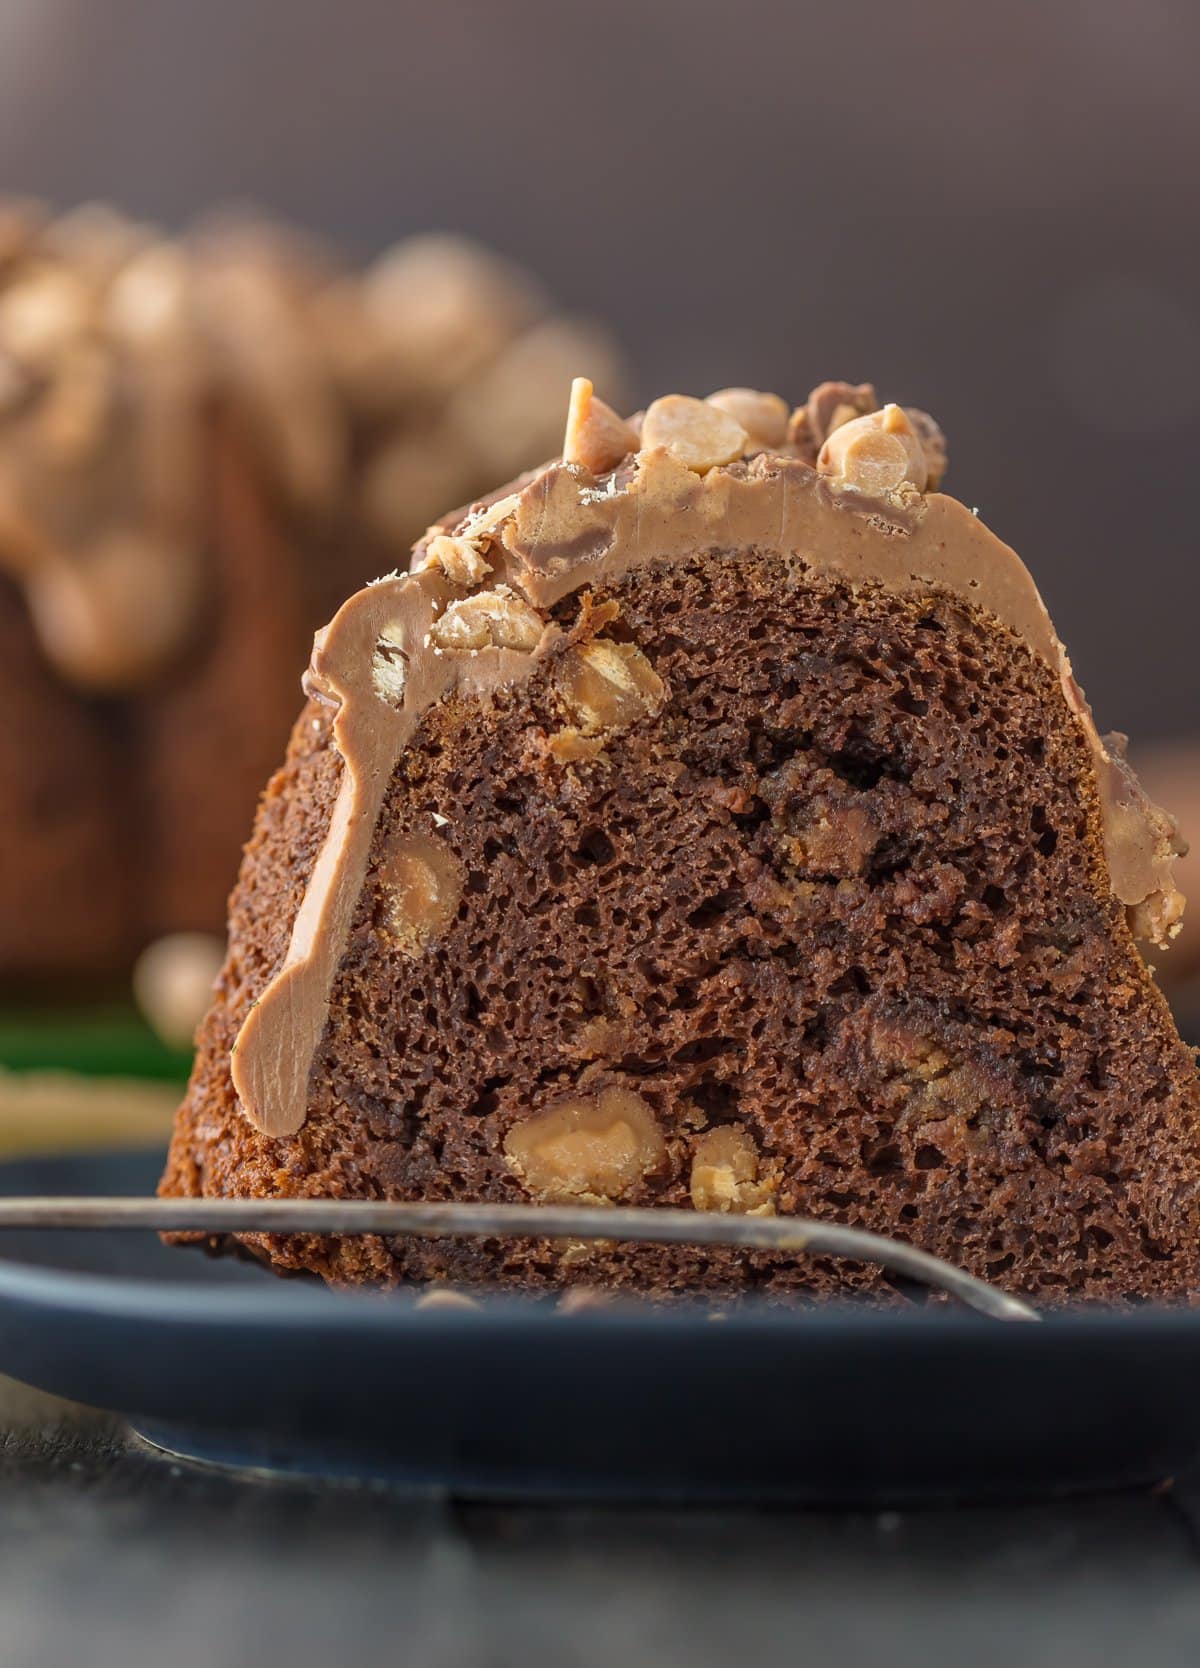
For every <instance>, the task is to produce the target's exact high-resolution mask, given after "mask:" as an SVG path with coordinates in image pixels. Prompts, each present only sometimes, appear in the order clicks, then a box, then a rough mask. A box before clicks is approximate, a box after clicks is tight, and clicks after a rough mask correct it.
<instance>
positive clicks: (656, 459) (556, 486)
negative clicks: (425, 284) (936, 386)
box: [232, 378, 1183, 1136]
mask: <svg viewBox="0 0 1200 1668" xmlns="http://www.w3.org/2000/svg"><path fill="white" fill-rule="evenodd" d="M944 468H945V442H944V439H943V437H942V435H941V431H940V430H939V429H938V427H937V425H936V423H935V422H934V421H933V419H932V418H930V417H929V416H928V415H927V414H925V413H923V412H920V411H916V410H913V409H911V408H909V409H906V408H902V407H900V406H897V405H892V404H888V405H884V406H880V404H879V402H878V400H877V399H876V397H875V392H874V389H873V388H871V386H870V385H869V384H858V385H851V384H848V383H823V384H822V385H821V386H820V387H819V388H817V389H816V390H814V392H813V394H812V395H811V396H810V397H809V399H808V401H807V402H806V404H805V405H804V406H802V407H800V408H799V409H798V410H796V411H794V412H790V413H789V412H788V409H787V407H786V406H785V405H784V402H783V401H782V400H780V399H779V398H778V397H777V396H775V395H771V394H764V393H760V392H758V391H757V390H752V389H723V390H721V391H720V392H719V393H718V394H715V395H713V396H711V397H710V398H709V399H708V400H696V399H691V398H689V397H687V396H683V395H668V396H666V397H665V398H663V399H660V400H656V401H655V402H654V403H653V404H652V405H651V406H650V407H649V408H648V409H647V410H646V412H645V413H644V414H640V415H639V416H637V417H634V418H632V419H629V420H628V421H626V420H624V419H622V418H620V417H619V416H617V414H616V413H615V412H613V411H612V410H611V409H609V408H608V407H607V406H606V405H604V404H603V402H601V401H600V400H598V399H597V398H596V396H595V393H594V390H593V388H592V385H591V383H590V382H588V381H587V380H586V379H583V378H580V379H577V380H576V382H575V385H574V387H573V389H572V394H571V400H570V406H569V411H568V419H567V428H566V435H565V440H564V446H563V454H562V456H561V458H559V459H556V460H554V461H552V462H551V463H549V464H547V465H546V466H545V467H543V468H541V469H539V470H536V471H534V472H533V473H531V474H530V475H528V476H526V477H523V478H522V479H521V480H519V481H518V482H516V483H515V484H514V485H513V486H512V487H511V488H509V489H506V490H504V491H502V492H500V493H498V494H496V495H494V496H493V497H492V498H491V499H489V500H486V501H483V502H481V503H478V504H476V505H473V506H472V507H471V508H470V509H469V510H467V511H464V512H458V513H456V514H454V515H453V516H451V517H448V518H446V519H445V520H444V521H442V522H440V523H438V524H437V525H436V526H434V527H433V528H431V529H430V531H429V533H428V535H427V536H426V538H425V539H424V540H422V541H421V543H420V544H418V546H417V547H416V550H415V552H414V555H413V562H412V570H411V571H410V572H409V573H407V574H402V575H401V574H394V575H391V576H389V577H388V578H386V579H384V580H381V581H380V582H378V583H377V584H375V585H372V586H369V587H368V588H367V589H365V590H363V591H360V592H359V593H358V594H357V595H356V596H353V597H351V598H350V600H349V601H348V602H347V603H346V604H345V605H344V606H343V607H342V609H341V610H340V611H339V612H338V614H337V615H336V616H335V618H334V620H333V621H332V623H331V624H330V625H329V626H328V627H327V628H326V629H325V630H324V631H323V632H321V633H319V634H318V636H317V639H316V643H315V648H314V653H313V659H312V664H311V667H310V671H309V673H308V676H307V680H306V688H307V689H308V692H309V693H310V695H312V696H313V697H315V698H316V699H318V700H319V701H322V702H324V703H326V704H327V705H329V706H331V707H332V708H334V709H335V715H334V718H333V741H334V745H335V746H336V748H337V750H338V752H339V754H340V756H341V759H342V761H343V766H344V769H343V774H342V781H341V786H340V789H339V793H338V797H337V801H336V804H335V808H334V812H333V816H332V819H331V822H330V826H329V829H328V831H327V833H326V836H325V840H324V843H323V845H322V848H321V851H320V855H319V857H318V860H317V863H316V865H315V867H314V870H313V873H312V876H311V878H310V880H309V883H308V887H307V891H306V893H305V896H304V899H303V902H302V904H301V907H300V909H299V911H298V914H297V916H296V920H295V923H294V925H293V929H292V934H291V940H290V944H289V948H288V950H287V953H286V955H285V958H284V961H283V964H282V966H281V967H280V968H279V970H278V971H277V972H276V974H275V975H274V977H273V978H272V979H271V980H270V982H269V983H268V985H267V987H266V988H265V990H264V991H263V993H262V995H261V997H260V998H259V1000H258V1002H257V1003H256V1004H255V1006H254V1008H253V1009H252V1010H251V1012H250V1014H249V1016H248V1017H247V1019H246V1021H245V1024H244V1025H243V1027H242V1030H241V1033H240V1035H239V1037H238V1039H237V1043H236V1045H235V1048H234V1052H233V1058H232V1071H233V1079H234V1084H235V1087H236V1089H237V1092H238V1095H239V1098H240V1101H241V1105H242V1107H243V1110H244V1111H245V1113H246V1115H247V1117H249V1118H250V1119H251V1121H252V1122H253V1123H254V1124H255V1125H256V1126H257V1127H258V1128H259V1129H260V1130H262V1131H263V1133H265V1134H267V1135H269V1136H283V1135H289V1134H292V1133H294V1132H295V1131H296V1130H297V1129H299V1128H300V1127H301V1125H302V1124H303V1122H304V1119H305V1116H306V1110H307V1101H308V1081H309V1074H310V1071H311V1068H312V1063H313V1059H314V1057H315V1055H316V1052H317V1049H318V1047H319V1045H320V1041H321V1036H322V1033H323V1031H324V1027H325V1023H326V1017H327V1013H328V1004H329V998H330V993H331V990H332V987H333V983H334V979H335V977H336V975H337V970H338V967H339V964H340V962H341V959H342V955H343V952H344V949H345V945H346V942H347V937H348V934H349V929H350V924H351V921H352V919H353V915H354V911H355V908H356V906H357V903H358V899H359V896H360V893H361V891H362V887H363V884H364V880H365V877H366V873H367V866H368V861H369V856H370V851H371V846H372V841H373V837H374V832H375V827H376V824H377V822H378V819H379V816H380V812H381V810H382V807H383V803H384V798H385V796H386V794H387V791H388V786H389V783H390V781H391V778H392V774H393V772H394V770H395V768H396V765H397V763H398V761H399V759H400V757H401V755H402V753H403V752H404V750H405V749H406V748H407V747H408V746H409V745H410V743H411V742H412V741H413V739H414V737H415V735H416V733H417V730H418V728H419V725H420V723H421V719H422V716H423V715H424V714H425V713H426V712H427V711H428V710H429V708H430V707H431V706H432V705H433V704H434V703H435V702H439V701H443V700H445V699H447V698H448V697H450V696H460V697H467V698H471V697H475V698H484V697H486V696H487V695H488V694H490V693H492V692H495V691H497V690H499V689H502V688H509V687H512V686H514V685H516V684H519V683H520V682H521V681H522V680H524V679H526V678H528V677H529V676H530V675H531V674H532V673H533V672H534V670H535V669H536V668H537V667H538V666H539V665H540V664H541V663H542V662H543V661H544V660H545V658H546V657H547V656H548V655H549V654H550V652H551V651H552V650H553V649H554V648H555V646H556V645H557V644H559V643H560V642H561V640H562V637H563V633H562V630H561V628H560V627H559V626H558V625H557V624H556V622H555V621H554V620H553V619H552V618H551V617H550V615H549V612H548V611H549V610H550V609H552V608H553V607H554V605H555V604H556V603H557V602H559V601H560V600H561V599H562V598H564V597H566V596H568V595H570V594H571V593H573V592H577V591H579V590H581V589H582V588H584V587H595V586H600V587H602V586H604V585H606V584H609V583H611V582H612V581H615V580H618V579H619V578H620V577H621V576H622V575H624V574H627V573H629V572H631V571H633V570H634V569H638V568H643V567H647V566H651V565H654V564H666V563H677V562H683V561H694V560H696V559H697V558H703V557H706V556H707V557H708V558H710V559H711V560H714V561H720V560H727V559H729V558H730V557H732V556H734V555H736V554H738V553H742V552H749V551H759V552H764V553H776V554H786V555H791V556H796V557H799V559H800V560H801V561H802V563H803V564H804V565H805V566H806V567H807V569H808V570H809V571H810V572H811V573H813V574H815V575H823V576H828V577H831V578H834V579H837V580H841V581H844V582H845V583H847V584H848V585H850V586H851V587H856V586H867V585H882V586H885V587H887V588H888V589H890V590H893V591H895V592H897V593H898V594H903V595H918V596H919V595H926V594H933V593H943V594H949V595H952V596H956V597H959V598H961V599H962V600H963V601H964V602H966V603H968V604H970V605H971V606H972V607H977V608H982V609H985V610H987V611H989V612H990V613H991V614H992V615H994V616H995V617H996V618H997V619H998V620H1000V621H1001V622H1002V623H1003V624H1004V625H1006V626H1007V627H1009V628H1010V629H1011V630H1012V631H1014V632H1015V633H1017V634H1018V635H1019V636H1020V637H1022V638H1023V639H1024V641H1025V642H1026V643H1027V644H1028V645H1029V647H1030V649H1031V650H1032V651H1033V652H1034V653H1035V654H1037V655H1039V656H1040V657H1041V658H1042V659H1043V660H1044V661H1045V662H1046V664H1047V665H1048V666H1049V667H1050V668H1051V669H1052V671H1053V672H1054V673H1055V675H1056V677H1057V679H1058V682H1059V685H1060V687H1061V689H1062V693H1063V698H1064V700H1065V701H1066V703H1067V705H1068V708H1069V709H1070V711H1071V713H1072V714H1073V715H1074V717H1075V719H1076V721H1077V722H1078V723H1079V725H1080V726H1081V729H1082V731H1083V734H1084V736H1085V738H1086V740H1087V743H1088V746H1089V748H1090V750H1091V753H1092V757H1093V760H1094V764H1095V774H1096V784H1097V790H1098V795H1099V802H1100V809H1101V816H1102V824H1103V830H1104V851H1105V857H1106V859H1107V867H1108V877H1109V883H1110V885H1111V888H1112V891H1113V894H1114V895H1115V896H1116V898H1117V899H1119V900H1120V902H1121V903H1123V904H1124V905H1126V907H1127V909H1128V912H1129V919H1130V924H1131V926H1132V928H1133V929H1134V931H1135V932H1136V933H1137V934H1138V935H1139V936H1141V937H1142V938H1144V939H1148V940H1151V941H1153V942H1155V943H1159V944H1161V943H1165V942H1166V941H1167V940H1168V939H1169V938H1170V937H1172V936H1173V935H1174V934H1175V932H1177V931H1178V928H1179V922H1180V917H1181V913H1182V908H1183V899H1182V897H1181V895H1180V894H1179V892H1178V891H1177V890H1176V889H1175V886H1174V884H1173V881H1172V877H1171V863H1172V859H1173V858H1174V857H1175V856H1176V855H1178V854H1179V853H1180V851H1181V850H1182V849H1183V848H1182V846H1181V843H1180V841H1179V837H1178V831H1177V829H1176V827H1175V824H1174V822H1173V819H1171V818H1170V817H1169V816H1168V815H1167V814H1166V813H1165V812H1163V811H1160V810H1159V809H1158V808H1157V807H1155V806H1154V805H1152V804H1151V803H1150V801H1149V800H1148V799H1147V797H1146V795H1145V794H1144V793H1143V791H1142V790H1141V788H1140V786H1139V785H1138V783H1137V780H1136V778H1135V777H1134V775H1133V773H1132V772H1131V771H1130V769H1129V767H1128V765H1127V764H1126V762H1125V759H1124V751H1123V740H1122V738H1116V737H1110V738H1107V740H1104V739H1102V738H1101V737H1100V735H1099V734H1098V732H1097V730H1096V727H1095V724H1094V721H1093V719H1092V714H1091V711H1090V708H1089V707H1088V704H1087V702H1086V700H1085V699H1084V696H1083V694H1082V691H1081V690H1080V689H1079V686H1078V685H1077V684H1076V682H1075V680H1074V677H1073V676H1072V673H1071V667H1070V662H1069V660H1068V659H1067V655H1066V652H1065V650H1064V648H1063V645H1062V643H1061V642H1060V641H1059V638H1058V636H1057V635H1056V633H1055V631H1054V627H1053V625H1052V623H1051V621H1050V617H1049V615H1048V613H1047V611H1046V608H1045V605H1044V603H1043V602H1042V599H1041V597H1040V595H1039V593H1038V590H1037V587H1036V586H1035V585H1034V583H1033V580H1032V578H1031V577H1030V575H1029V572H1028V570H1027V569H1026V568H1025V566H1024V564H1023V563H1022V562H1021V560H1020V558H1019V557H1018V556H1017V555H1016V553H1015V552H1014V551H1013V550H1011V549H1010V548H1009V547H1008V546H1007V545H1005V544H1003V543H1001V541H1000V540H999V539H997V538H996V537H995V535H994V534H992V533H991V532H989V531H988V529H987V528H986V527H985V526H984V525H983V523H982V522H981V521H980V520H979V518H978V517H977V516H976V515H975V514H974V513H972V511H970V510H969V509H967V508H966V507H965V506H964V505H962V504H961V503H959V502H957V501H956V500H955V499H953V498H950V497H947V496H945V495H943V494H941V493H939V492H937V491H935V490H933V489H934V488H935V487H936V486H937V485H938V484H939V482H940V479H941V476H942V473H943V471H944Z"/></svg>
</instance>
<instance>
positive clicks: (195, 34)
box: [0, 0, 1200, 738]
mask: <svg viewBox="0 0 1200 1668" xmlns="http://www.w3.org/2000/svg"><path fill="white" fill-rule="evenodd" d="M1198 60H1200V7H1198V6H1196V5H1195V4H1191V3H1187V0H1183V3H1179V4H1172V3H1170V0H1091V3H1090V4H1084V3H1057V0H1046V3H1044V4H1021V3H1011V4H1007V5H1005V6H997V7H986V6H981V5H974V4H968V3H963V0H958V3H954V0H935V3H933V4H919V3H910V4H899V3H892V4H882V3H877V4H863V5H856V4H842V5H832V4H828V3H826V4H821V5H805V4H796V3H792V4H788V3H785V0H742V3H741V4H739V5H737V6H733V5H729V4H726V5H720V4H715V3H712V0H643V3H641V4H637V3H636V0H596V3H594V4H592V5H589V6H586V7H584V6H572V5H570V4H562V3H558V4H552V3H550V0H492V3H488V0H441V3H440V4H433V5H428V6H406V5H403V4H397V3H395V0H338V3H329V0H0V176H2V179H0V183H2V184H3V186H4V187H5V188H6V189H8V190H13V191H17V192H22V193H30V194H37V195H42V196H45V197H47V198H49V199H50V200H51V201H52V202H53V203H54V204H56V205H57V206H61V207H66V206H69V205H70V204H72V203H75V202H77V201H79V200H81V199H85V198H91V197H97V196H99V197H106V198H110V199H112V200H113V201H115V202H117V203H118V204H120V205H121V206H122V207H125V208H127V209H129V210H131V211H132V212H134V213H136V214H140V215H143V216H147V217H150V218H154V219H158V220H160V221H162V222H164V223H166V224H167V225H169V226H171V225H176V224H178V223H180V222H182V221H184V220H186V219H188V218H190V217H191V216H193V215H194V214H196V213H197V212H199V211H201V210H203V209H204V208H206V207H208V206H209V205H210V204H212V203H213V202H214V201H221V200H224V199H228V198H231V197H232V198H235V199H243V200H249V201H253V202H254V203H256V204H258V205H259V206H261V207H263V208H265V209H267V210H268V211H272V212H275V213H277V214H279V215H282V216H284V217H286V218H288V219H290V220H294V221H297V222H299V223H301V224H304V225H308V226H311V227H313V228H314V229H316V230H317V231H319V232H322V233H324V234H326V235H328V236H330V237H332V238H333V239H335V240H336V241H338V242H339V243H340V244H342V245H343V247H344V248H345V249H346V250H347V251H348V252H349V253H351V254H355V255H360V254H368V253H370V252H372V251H374V250H375V249H377V248H379V247H381V246H382V245H383V244H385V243H387V242H388V241H390V240H391V239H392V238H394V237H396V236H397V235H400V234H402V233H405V232H409V231H413V230H419V229H426V228H432V227H451V228H454V229H459V230H463V231H466V232H469V233H473V234H475V235H477V236H479V237H482V238H483V239H485V240H486V241H488V242H489V243H491V244H492V245H494V246H495V247H497V248H499V249H501V250H503V251H506V252H508V253H510V254H512V255H514V256H516V257H517V258H519V259H520V260H521V261H522V262H525V263H527V264H529V265H530V266H532V267H533V268H534V269H536V270H538V271H540V272H541V274H542V275H543V276H544V277H545V279H546V280H547V282H548V283H549V285H550V287H551V289H552V290H553V291H554V292H555V293H556V294H557V295H558V297H559V298H560V299H561V300H562V301H564V302H565V303H567V304H568V305H570V306H573V307H576V308H582V309H585V310H590V311H592V312H595V313H597V314H600V315H603V316H605V317H607V318H608V319H610V320H611V321H612V322H613V323H614V324H615V326H616V327H617V329H618V330H619V331H620V333H621V334H622V336H623V339H624V341H625V344H626V346H627V348H628V349H629V351H630V353H631V356H632V358H633V361H634V363H635V365H636V366H637V367H638V382H639V387H638V392H639V393H641V394H643V395H646V394H654V393H657V392H663V391H666V390H675V389H678V390H680V391H686V392H692V393H705V392H707V391H708V390H709V389H711V388H714V387H717V386H719V385H721V384H724V383H729V382H744V383H751V384H758V385H761V386H764V387H770V388H775V389H777V390H778V391H779V392H781V393H784V394H786V395H789V396H790V397H791V398H793V399H799V398H802V397H803V395H804V394H805V393H806V392H807V390H808V387H809V385H810V384H811V383H812V382H814V381H817V380H819V379H821V378H823V377H829V376H833V377H848V378H851V379H859V378H869V379H871V380H873V381H874V382H875V383H876V384H877V385H878V387H879V389H880V391H881V393H883V394H885V395H886V396H887V397H895V398H898V399H904V400H907V401H911V402H913V403H916V404H920V405H923V406H926V407H928V408H929V409H930V410H932V411H933V412H934V413H935V414H936V415H937V416H938V418H939V419H940V420H941V422H942V424H943V425H944V427H945V428H946V429H947V431H948V433H949V436H950V442H951V478H950V483H949V484H950V487H951V489H952V490H953V491H954V492H955V493H956V494H957V495H958V496H960V497H962V498H964V499H965V500H966V501H967V502H968V503H971V504H975V505H978V506H979V508H980V509H981V511H982V512H983V514H984V515H985V516H986V517H987V519H988V520H989V521H990V522H991V524H992V525H993V526H994V527H995V528H996V530H997V531H998V532H999V533H1000V534H1001V535H1002V536H1003V537H1005V538H1007V539H1008V540H1010V541H1011V542H1012V543H1014V544H1015V545H1017V547H1018V548H1019V549H1020V550H1021V551H1022V552H1023V553H1024V554H1025V556H1026V558H1027V559H1028V561H1029V562H1030V565H1031V566H1032V567H1033V568H1034V571H1035V573H1036V574H1037V576H1038V578H1039V579H1040V581H1041V582H1042V584H1043V588H1044V590H1045V591H1046V593H1047V596H1048V599H1049V602H1050V605H1051V608H1052V611H1053V612H1054V614H1055V616H1056V619H1057V622H1058V624H1059V628H1060V630H1061V631H1062V633H1063V635H1064V637H1066V638H1067V639H1068V641H1069V642H1070V644H1071V647H1072V650H1073V654H1074V658H1075V661H1076V669H1077V671H1078V673H1079V675H1080V677H1081V679H1082V681H1083V682H1084V683H1085V684H1086V686H1087V688H1088V690H1089V693H1090V694H1091V696H1092V698H1093V701H1094V704H1095V706H1096V708H1097V713H1098V717H1099V719H1100V722H1101V724H1102V726H1112V725H1117V726H1120V727H1122V728H1128V729H1130V730H1131V731H1133V732H1134V734H1135V736H1136V737H1141V738H1151V737H1165V736H1171V735H1180V734H1183V733H1186V732H1189V731H1192V730H1194V729H1195V728H1196V727H1197V723H1196V721H1197V691H1198V682H1197V676H1196V669H1195V668H1196V659H1197V655H1196V650H1195V647H1194V639H1195V614H1196V611H1197V605H1198V604H1200V574H1198V572H1197V557H1198V554H1200V552H1198V548H1197V547H1198V536H1197V526H1198V521H1200V509H1198V501H1197V492H1196V485H1195V481H1196V478H1197V476H1198V475H1200V468H1198V463H1197V460H1198V456H1200V283H1198V279H1200V217H1198V214H1197V209H1198V206H1200V205H1198V202H1197V173H1198V158H1200V100H1198V99H1197V96H1196V90H1195V76H1196V66H1197V62H1198ZM580 368H581V370H585V369H586V367H580ZM564 394H565V390H564Z"/></svg>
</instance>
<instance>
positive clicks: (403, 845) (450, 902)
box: [379, 834, 464, 956]
mask: <svg viewBox="0 0 1200 1668" xmlns="http://www.w3.org/2000/svg"><path fill="white" fill-rule="evenodd" d="M463 884H464V881H463V868H462V864H461V863H460V862H459V860H458V858H457V856H456V855H455V854H454V852H453V851H451V850H450V847H449V846H447V845H446V844H444V842H443V841H441V840H435V839H433V838H432V837H431V836H429V835H425V834H405V835H403V836H402V837H401V838H400V839H398V840H397V841H396V842H395V843H394V844H393V845H392V847H391V849H390V850H389V851H388V853H387V856H386V857H385V858H384V860H383V863H382V864H381V865H380V869H379V887H380V891H381V893H382V895H383V899H384V919H383V928H384V931H385V932H386V933H387V935H388V937H389V938H390V939H391V940H392V942H393V943H394V944H395V945H396V946H397V948H398V949H399V950H400V951H401V952H402V954H404V955H406V956H417V955H420V953H421V951H422V950H423V949H424V948H425V947H426V945H427V944H428V943H429V942H430V941H431V940H432V939H434V938H436V937H438V936H439V935H440V934H441V933H443V932H445V931H446V929H447V928H448V927H449V925H450V923H451V922H452V921H453V920H454V917H455V915H456V914H457V913H458V905H459V900H460V899H461V898H462V893H463Z"/></svg>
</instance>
